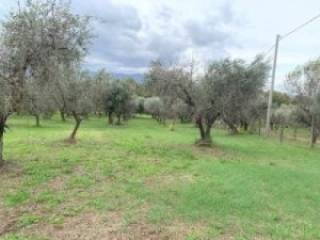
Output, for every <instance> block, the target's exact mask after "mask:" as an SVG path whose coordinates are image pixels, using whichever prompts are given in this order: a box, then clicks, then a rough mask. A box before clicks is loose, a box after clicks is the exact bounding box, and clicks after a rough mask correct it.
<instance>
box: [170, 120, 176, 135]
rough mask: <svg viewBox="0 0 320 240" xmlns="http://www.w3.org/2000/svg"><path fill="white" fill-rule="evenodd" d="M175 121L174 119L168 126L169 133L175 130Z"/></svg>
mask: <svg viewBox="0 0 320 240" xmlns="http://www.w3.org/2000/svg"><path fill="white" fill-rule="evenodd" d="M176 121H177V119H176V118H175V119H174V120H173V122H172V124H171V125H170V131H172V132H174V131H175V130H176Z"/></svg>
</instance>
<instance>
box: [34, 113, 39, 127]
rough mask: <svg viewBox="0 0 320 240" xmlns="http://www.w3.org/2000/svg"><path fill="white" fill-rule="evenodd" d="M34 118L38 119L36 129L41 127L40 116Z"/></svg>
mask: <svg viewBox="0 0 320 240" xmlns="http://www.w3.org/2000/svg"><path fill="white" fill-rule="evenodd" d="M34 117H35V118H36V127H40V116H39V115H38V114H36V115H34Z"/></svg>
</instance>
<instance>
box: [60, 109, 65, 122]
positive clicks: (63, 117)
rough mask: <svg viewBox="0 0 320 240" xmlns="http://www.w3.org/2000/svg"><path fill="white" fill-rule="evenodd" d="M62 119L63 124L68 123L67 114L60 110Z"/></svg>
mask: <svg viewBox="0 0 320 240" xmlns="http://www.w3.org/2000/svg"><path fill="white" fill-rule="evenodd" d="M60 117H61V120H62V122H66V113H65V111H64V110H60Z"/></svg>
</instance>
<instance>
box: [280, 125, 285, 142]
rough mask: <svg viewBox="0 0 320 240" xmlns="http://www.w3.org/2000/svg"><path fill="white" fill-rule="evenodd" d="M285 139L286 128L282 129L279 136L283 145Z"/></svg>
mask: <svg viewBox="0 0 320 240" xmlns="http://www.w3.org/2000/svg"><path fill="white" fill-rule="evenodd" d="M283 137H284V127H282V126H281V127H280V135H279V138H280V143H283Z"/></svg>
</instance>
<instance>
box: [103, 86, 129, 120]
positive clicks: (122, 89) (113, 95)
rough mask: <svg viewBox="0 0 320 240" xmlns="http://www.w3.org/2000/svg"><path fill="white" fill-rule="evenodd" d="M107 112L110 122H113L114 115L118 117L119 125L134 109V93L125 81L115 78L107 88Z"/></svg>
mask: <svg viewBox="0 0 320 240" xmlns="http://www.w3.org/2000/svg"><path fill="white" fill-rule="evenodd" d="M104 107H105V112H106V114H107V116H108V119H109V124H113V123H114V120H113V117H114V116H116V118H117V122H116V124H117V125H120V124H121V120H127V119H128V118H129V117H130V115H131V114H132V112H133V110H134V106H133V101H132V93H131V92H130V88H129V86H128V84H127V83H126V82H125V81H121V80H115V81H113V82H112V83H111V84H110V85H109V86H108V88H107V90H106V92H105V97H104Z"/></svg>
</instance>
